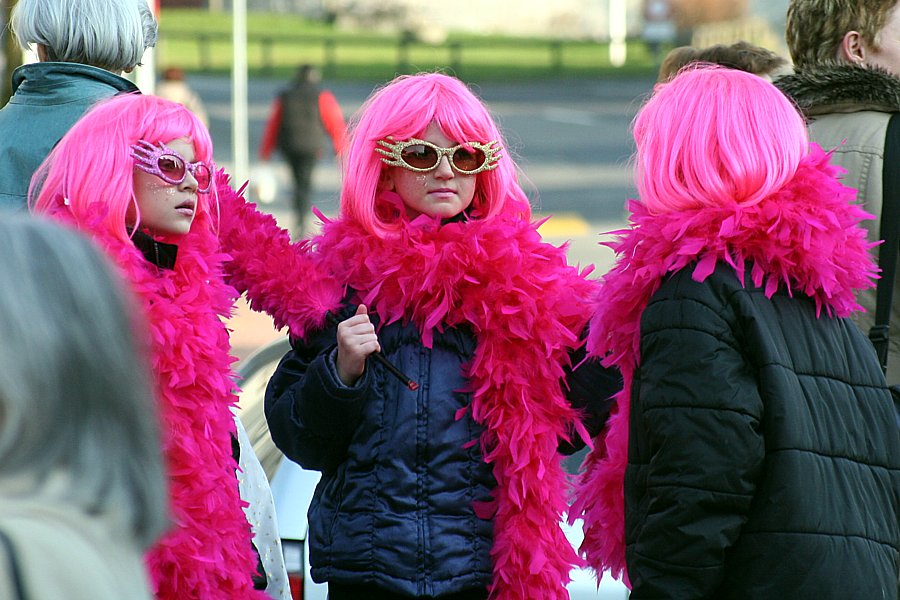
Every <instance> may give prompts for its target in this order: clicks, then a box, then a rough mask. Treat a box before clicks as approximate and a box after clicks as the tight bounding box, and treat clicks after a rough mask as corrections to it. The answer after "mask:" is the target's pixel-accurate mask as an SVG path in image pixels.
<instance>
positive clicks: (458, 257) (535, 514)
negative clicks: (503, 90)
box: [219, 187, 596, 600]
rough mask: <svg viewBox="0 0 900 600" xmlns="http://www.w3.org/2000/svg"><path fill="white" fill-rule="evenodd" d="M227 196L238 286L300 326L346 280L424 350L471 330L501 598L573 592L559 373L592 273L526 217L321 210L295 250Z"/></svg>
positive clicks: (331, 300) (311, 320)
mask: <svg viewBox="0 0 900 600" xmlns="http://www.w3.org/2000/svg"><path fill="white" fill-rule="evenodd" d="M219 196H220V210H221V218H222V222H221V224H220V235H221V237H222V239H223V240H224V244H225V248H227V249H228V252H229V253H230V254H231V255H232V258H233V262H232V263H231V265H230V266H229V267H228V268H229V269H231V270H232V271H233V275H232V279H231V281H232V283H233V284H234V285H235V286H236V287H237V288H238V290H239V291H241V292H244V291H246V293H247V297H248V299H249V301H250V305H251V307H253V308H255V309H256V310H263V311H265V312H268V313H269V314H271V315H272V316H273V317H274V319H275V323H276V325H277V326H279V327H281V326H285V325H286V326H288V327H289V328H290V331H291V334H292V335H295V336H301V337H302V336H303V335H305V334H306V333H307V332H309V331H311V330H314V329H316V328H319V327H321V325H322V324H323V321H324V312H325V311H326V310H334V309H336V308H338V307H339V305H340V303H341V299H342V298H343V296H344V292H345V289H346V287H345V286H349V287H351V288H353V289H354V290H358V291H359V294H360V295H361V300H362V301H363V302H364V303H366V304H367V305H368V306H369V307H370V309H371V310H374V311H375V312H377V313H378V315H379V317H380V319H381V322H382V323H384V324H387V323H392V322H396V321H402V322H413V323H415V325H416V326H417V327H418V329H419V331H420V333H421V336H422V341H423V343H424V344H425V345H426V346H430V345H431V342H432V337H433V331H434V330H438V331H440V330H442V329H443V328H445V327H448V328H449V327H455V326H458V325H462V324H467V325H469V326H470V327H471V328H472V330H473V331H474V333H475V336H476V339H477V349H476V353H475V356H474V358H473V360H472V362H471V363H470V365H469V366H468V367H467V372H466V375H467V377H468V379H469V381H470V385H471V388H470V391H471V392H472V394H473V401H472V405H471V407H470V410H471V416H472V418H473V419H474V420H475V421H476V422H478V423H480V424H481V425H483V426H484V434H483V436H482V438H481V440H480V442H481V445H482V449H483V451H484V452H483V453H484V459H485V461H487V462H488V463H490V464H492V465H493V472H494V475H495V477H496V480H497V488H496V489H495V492H494V498H493V502H492V503H491V505H490V506H487V507H485V506H482V507H477V510H478V514H479V515H480V516H482V517H484V518H489V517H493V519H494V532H495V533H494V536H495V537H494V545H493V548H492V553H491V554H492V558H493V562H494V579H493V583H492V584H491V586H490V592H491V598H495V599H502V600H534V599H535V598H541V599H542V600H553V599H559V600H563V599H565V598H568V592H567V591H566V589H565V585H566V583H567V582H568V581H569V572H570V570H571V568H572V566H573V565H575V564H578V563H579V559H578V557H577V555H576V554H575V552H574V551H573V550H572V547H571V544H569V542H568V541H567V539H566V537H565V535H564V534H563V532H562V531H561V529H560V527H559V520H560V518H561V516H562V513H563V512H564V511H565V510H566V508H567V500H568V499H567V495H566V490H567V487H568V485H567V483H568V482H567V479H566V474H565V472H564V471H563V469H562V465H561V457H560V456H559V454H558V453H557V445H558V439H559V438H560V437H565V435H566V423H569V422H572V421H574V420H575V414H574V411H573V409H572V408H571V407H570V406H569V404H568V403H567V401H566V399H565V397H564V395H563V393H562V389H561V384H560V380H561V378H562V377H563V368H564V365H566V364H568V354H569V351H570V350H571V349H572V348H575V347H577V345H578V344H579V334H580V332H581V331H582V329H583V327H584V326H585V325H586V323H587V321H588V318H589V316H590V310H591V308H592V303H593V298H594V294H595V293H596V282H595V281H592V280H589V279H588V278H587V276H588V275H589V274H590V272H591V269H590V268H588V269H585V270H584V271H582V272H580V273H579V272H578V271H577V270H576V269H574V268H572V267H570V266H568V265H567V263H566V255H565V247H562V248H556V247H553V246H551V245H549V244H546V243H543V242H542V241H541V238H540V235H539V234H538V233H537V230H536V227H535V224H533V223H528V222H527V221H522V220H520V219H513V218H502V217H500V218H496V219H492V220H487V221H477V220H476V221H469V222H461V223H448V224H444V225H440V224H438V223H436V222H435V221H434V220H432V219H429V218H427V217H420V218H418V219H415V220H414V221H412V222H411V223H408V225H407V226H406V227H405V228H404V229H403V231H402V232H401V234H400V235H399V237H397V238H391V239H390V240H382V239H378V238H376V237H374V236H371V235H370V234H368V233H367V232H365V231H364V230H363V229H362V228H361V227H359V226H358V225H356V224H354V223H351V222H347V221H342V220H336V221H329V220H328V219H326V218H325V217H324V216H322V215H319V216H320V218H322V220H323V231H322V234H321V235H320V236H319V237H318V238H316V239H314V240H312V241H309V242H300V243H299V244H295V245H291V243H290V240H289V238H288V235H287V234H286V233H285V232H284V231H282V230H280V229H279V228H278V227H277V226H276V224H275V221H274V219H273V218H271V217H270V216H269V215H264V214H261V213H259V212H258V211H256V210H255V207H254V205H252V204H248V203H246V201H245V200H244V199H243V198H242V197H240V195H239V194H237V193H235V192H234V191H232V190H230V188H227V187H222V188H220V190H219ZM461 412H462V413H464V412H465V411H461ZM462 416H463V415H462V414H460V415H459V417H460V418H461V417H462Z"/></svg>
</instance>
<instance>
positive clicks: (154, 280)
mask: <svg viewBox="0 0 900 600" xmlns="http://www.w3.org/2000/svg"><path fill="white" fill-rule="evenodd" d="M212 156H213V146H212V140H211V139H210V136H209V132H208V131H207V129H206V127H204V125H203V123H201V122H200V120H199V119H197V117H196V116H194V115H193V113H191V112H190V111H188V110H187V109H186V108H185V107H184V106H182V105H180V104H176V103H174V102H170V101H168V100H164V99H162V98H158V97H156V96H150V95H146V96H144V95H136V94H125V95H121V96H116V97H114V98H111V99H109V100H106V101H104V102H103V103H101V104H99V105H97V106H95V107H94V108H93V109H91V110H90V111H89V112H88V113H87V114H86V115H85V116H84V117H83V118H82V119H81V120H79V121H78V123H76V124H75V125H74V126H73V127H72V129H70V130H69V132H68V133H67V134H66V135H65V136H64V137H63V138H62V139H61V140H60V142H59V144H58V145H57V146H56V148H54V150H53V151H52V152H51V154H50V156H49V157H48V159H47V161H46V162H45V163H44V164H43V165H42V166H41V168H40V170H39V171H38V173H37V174H36V175H35V186H34V188H33V190H32V192H33V193H34V194H37V196H36V197H32V202H33V206H34V209H35V211H37V212H39V213H42V214H50V215H52V216H54V217H55V218H58V219H60V220H62V221H65V222H69V223H72V224H73V225H75V226H76V227H78V228H79V229H81V230H83V231H85V232H87V233H89V234H90V235H91V236H92V237H93V238H94V239H95V240H96V241H97V242H98V243H99V244H100V246H101V247H102V248H103V249H104V250H105V251H106V252H107V254H108V255H109V256H110V257H112V259H113V261H114V262H115V264H116V265H117V266H118V267H119V268H120V269H121V271H122V272H123V273H124V275H125V278H126V280H127V281H128V282H129V283H130V284H131V285H132V287H133V289H134V290H135V292H136V294H137V297H138V300H139V303H140V308H141V310H142V311H143V313H144V314H145V315H146V318H147V322H148V324H149V326H150V331H151V343H152V352H153V355H152V360H153V363H152V364H153V374H154V375H155V377H156V382H155V383H156V388H157V393H158V396H159V400H160V403H161V409H160V410H161V412H162V416H163V436H164V445H165V446H164V447H165V453H166V464H167V466H168V475H169V481H170V486H171V490H172V493H171V498H170V501H171V506H172V511H173V513H174V520H175V524H176V527H174V528H173V529H172V530H171V531H170V532H169V533H168V534H167V535H166V536H164V537H163V538H162V539H161V540H160V541H159V542H158V543H157V544H156V545H155V546H154V547H153V549H152V550H151V551H150V553H149V554H148V557H147V561H148V565H149V566H150V570H151V574H152V576H153V581H154V586H155V589H156V594H157V597H158V598H159V599H160V600H208V599H211V598H215V599H216V600H250V599H255V598H258V599H260V600H262V598H265V597H266V596H265V595H264V594H263V593H262V592H255V591H254V581H253V576H254V575H255V574H258V575H262V573H261V572H260V571H259V570H258V562H259V561H258V557H257V556H256V554H255V553H254V551H253V545H252V542H251V529H250V525H249V524H248V522H247V517H246V515H245V514H244V511H243V507H242V501H241V498H240V496H239V493H238V481H237V476H236V473H235V469H236V468H237V462H236V460H235V456H234V448H233V445H232V443H233V440H235V439H236V433H237V431H236V424H235V420H234V415H233V413H232V411H231V408H232V407H233V406H234V405H235V404H236V402H237V396H236V395H235V391H236V390H235V384H234V374H233V371H232V369H231V363H232V361H233V359H232V358H231V356H230V345H229V340H228V331H227V329H226V327H225V324H224V323H223V321H224V320H225V319H226V318H227V317H228V316H229V315H230V314H231V310H232V308H233V306H234V301H235V297H236V296H235V292H234V289H233V288H231V287H230V286H228V285H227V284H226V283H225V282H224V280H223V271H222V263H223V261H224V260H225V259H226V256H225V255H224V254H223V253H221V252H220V251H219V240H218V237H217V236H216V227H215V225H214V218H215V215H216V213H217V209H216V194H215V190H216V185H215V181H214V168H213V164H212ZM261 587H262V586H261Z"/></svg>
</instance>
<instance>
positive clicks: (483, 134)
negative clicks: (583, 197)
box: [341, 73, 531, 238]
mask: <svg viewBox="0 0 900 600" xmlns="http://www.w3.org/2000/svg"><path fill="white" fill-rule="evenodd" d="M432 121H434V122H435V123H436V124H437V126H438V127H439V128H440V130H441V131H442V132H443V134H444V135H445V136H447V137H448V138H450V139H451V140H455V141H456V142H469V141H474V142H483V143H486V142H491V141H495V140H496V141H497V142H499V143H500V145H501V146H502V148H503V150H502V152H501V155H502V156H501V158H500V161H499V163H498V165H497V168H496V169H493V170H490V171H484V172H482V173H479V174H478V175H477V176H476V177H478V180H477V185H476V189H475V198H474V200H473V201H472V216H473V217H476V218H490V217H493V216H496V215H499V214H502V213H504V212H509V211H513V212H515V213H518V214H521V215H522V216H523V218H529V217H530V214H531V209H530V207H529V204H528V199H527V197H526V196H525V192H523V191H522V188H521V187H520V186H519V184H518V181H517V176H516V165H515V163H514V162H513V160H512V159H511V158H510V156H509V154H510V153H509V149H508V148H507V146H506V143H505V141H504V139H503V136H502V135H500V131H499V130H498V129H497V126H496V125H495V124H494V121H493V119H492V118H491V115H490V114H489V112H488V110H487V108H486V107H485V105H484V104H483V103H482V102H481V101H480V100H479V99H478V98H477V97H476V96H475V95H474V94H473V93H472V91H471V90H469V88H468V87H466V85H465V84H463V83H462V82H461V81H459V80H458V79H455V78H453V77H450V76H448V75H443V74H440V73H420V74H418V75H402V76H400V77H397V78H396V79H394V80H393V81H391V82H390V83H388V84H387V85H385V86H384V87H382V88H381V89H379V90H378V91H376V92H375V93H374V94H373V95H372V96H370V97H369V99H368V100H366V102H365V104H363V106H362V107H361V108H360V110H359V111H358V112H357V113H356V117H355V118H354V120H353V122H352V123H351V132H352V133H351V138H350V145H349V149H348V151H347V154H346V159H345V162H344V184H343V190H342V192H341V211H342V213H343V216H344V217H346V218H348V219H352V220H355V221H357V222H359V223H360V224H361V225H362V226H363V227H364V228H365V229H366V230H367V231H369V232H370V233H372V234H373V235H376V236H378V237H381V238H383V237H385V236H387V235H389V234H390V233H391V232H392V231H396V230H397V229H398V228H399V223H397V222H396V221H392V220H391V219H390V218H389V217H387V216H385V214H384V212H383V211H382V210H380V209H381V208H383V207H380V206H379V207H376V204H377V203H378V192H379V182H380V180H381V175H382V170H383V169H385V168H387V166H386V165H385V164H384V163H383V162H382V161H381V158H380V155H379V154H377V153H376V152H375V147H376V142H377V141H378V140H383V139H385V138H387V137H389V136H391V137H393V138H395V139H397V140H407V139H409V138H413V137H417V136H419V135H421V134H422V132H423V131H425V129H426V128H427V127H428V125H429V124H430V123H431V122H432Z"/></svg>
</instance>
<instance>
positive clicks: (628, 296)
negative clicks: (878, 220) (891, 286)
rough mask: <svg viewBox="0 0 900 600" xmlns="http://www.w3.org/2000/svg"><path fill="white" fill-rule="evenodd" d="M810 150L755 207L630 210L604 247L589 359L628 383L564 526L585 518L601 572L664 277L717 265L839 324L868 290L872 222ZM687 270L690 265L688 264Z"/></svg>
mask: <svg viewBox="0 0 900 600" xmlns="http://www.w3.org/2000/svg"><path fill="white" fill-rule="evenodd" d="M828 161H829V155H828V154H826V153H825V152H823V151H822V150H821V148H819V147H818V146H813V148H812V151H811V153H810V155H809V156H808V157H807V158H805V159H804V161H803V162H802V163H801V164H800V166H799V168H798V170H797V172H796V174H795V176H794V178H793V179H792V180H791V181H790V182H789V183H788V184H787V185H786V186H785V187H784V188H782V189H781V190H779V191H778V192H777V193H776V194H774V195H773V196H771V197H770V198H767V199H764V200H763V201H762V202H760V203H759V204H756V205H754V206H749V207H741V206H738V205H736V204H734V205H731V206H725V207H721V208H703V209H699V210H684V211H680V212H676V213H673V214H666V215H665V218H661V217H658V216H654V215H650V214H648V213H647V211H646V209H645V207H644V205H643V204H641V203H640V202H637V201H631V202H630V203H629V209H630V210H631V212H632V217H631V228H630V229H628V230H624V231H618V232H614V233H616V234H618V236H619V237H618V239H617V241H614V242H611V243H608V244H606V245H608V246H609V247H611V248H612V249H613V250H614V251H615V252H616V253H617V254H618V256H619V260H618V262H617V263H616V265H615V266H614V267H613V268H612V269H611V270H610V271H609V272H608V273H607V274H606V276H605V277H604V278H603V284H602V285H603V287H602V289H603V293H602V294H601V295H600V296H598V303H597V310H596V312H595V314H594V317H593V318H592V320H591V332H590V335H589V339H588V351H589V353H590V354H591V355H594V356H599V357H603V362H604V364H606V365H615V366H617V367H618V368H619V369H620V371H621V372H622V376H623V379H624V382H625V385H624V388H623V390H622V391H621V392H620V393H619V395H618V396H617V408H616V409H615V412H614V414H613V415H612V416H611V418H610V420H609V422H608V424H607V429H606V433H605V437H604V439H603V440H602V442H598V443H597V444H596V446H595V450H594V451H592V452H591V454H589V455H588V457H587V459H586V462H585V470H584V473H583V475H582V477H581V479H580V481H579V482H578V485H577V487H576V494H575V502H574V503H573V506H572V510H571V513H570V519H572V520H574V519H575V518H578V517H581V518H583V519H584V530H585V537H584V542H583V544H582V546H581V553H582V555H583V556H584V557H585V558H586V559H587V560H588V562H589V564H590V565H591V566H592V567H593V568H594V569H595V570H596V571H597V572H598V573H602V572H603V571H604V570H609V571H610V572H611V573H612V574H613V576H615V577H620V576H622V575H626V576H627V573H626V572H625V523H624V519H625V507H624V489H623V482H624V474H625V467H626V464H627V461H628V456H627V452H628V414H629V407H630V400H631V399H630V389H631V382H632V380H633V375H634V370H635V367H636V366H637V365H638V364H639V362H640V354H639V350H640V319H641V314H642V313H643V311H644V308H645V307H646V306H647V304H648V302H649V300H650V298H651V296H652V295H653V294H654V293H655V292H656V290H657V289H659V286H660V283H661V282H662V279H663V278H664V277H665V276H666V274H668V273H673V272H676V271H679V270H681V269H684V268H692V269H693V278H694V279H695V280H696V281H701V282H702V281H703V280H704V279H706V278H707V277H708V276H709V275H710V274H711V273H712V271H713V269H714V268H715V266H716V263H717V262H724V263H727V264H728V265H730V266H731V267H732V268H733V269H734V272H735V275H736V276H737V277H738V278H739V279H740V280H741V281H743V280H744V269H745V265H748V264H749V265H752V267H751V271H750V275H751V279H752V281H753V283H754V284H755V285H757V286H760V287H762V288H763V289H764V290H765V294H766V296H768V297H771V296H772V294H774V293H775V291H776V290H777V289H778V288H779V287H781V286H784V287H785V288H786V289H787V290H788V292H789V293H792V292H796V293H802V294H805V295H807V296H809V297H811V298H812V299H813V301H814V302H815V304H816V308H817V313H818V314H821V312H822V311H825V312H826V313H827V314H831V315H836V316H840V317H844V316H848V315H849V314H850V313H852V312H853V311H856V310H861V307H860V306H859V304H857V301H856V297H855V296H856V292H857V291H858V290H860V289H866V288H871V287H874V283H873V279H874V278H875V277H876V272H877V269H876V267H875V266H874V264H873V262H872V259H871V257H870V254H869V250H870V248H871V247H872V245H873V244H870V243H868V242H867V241H866V234H865V231H864V230H863V229H862V228H861V227H859V223H860V221H862V220H863V219H869V218H872V216H871V215H869V214H867V213H866V212H864V211H863V210H862V209H861V208H860V207H859V206H858V205H856V204H855V203H854V200H855V197H856V192H855V190H852V189H850V188H847V187H844V186H843V185H842V184H841V183H840V182H839V181H838V179H837V177H838V175H839V174H840V173H841V172H842V171H841V170H840V168H839V167H836V166H834V165H830V164H829V163H828ZM692 265H693V266H692Z"/></svg>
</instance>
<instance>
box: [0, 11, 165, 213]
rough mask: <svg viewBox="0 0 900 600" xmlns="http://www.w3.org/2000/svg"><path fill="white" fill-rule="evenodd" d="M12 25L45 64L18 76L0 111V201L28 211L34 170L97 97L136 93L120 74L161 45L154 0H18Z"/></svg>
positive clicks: (30, 67)
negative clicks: (150, 3)
mask: <svg viewBox="0 0 900 600" xmlns="http://www.w3.org/2000/svg"><path fill="white" fill-rule="evenodd" d="M10 25H11V29H12V32H13V33H14V34H15V36H16V38H17V39H18V42H19V44H20V45H21V46H22V48H23V49H25V50H28V49H31V50H33V51H34V52H36V53H37V56H38V59H39V62H37V63H32V64H27V65H23V66H21V67H19V68H17V69H16V70H15V71H14V72H13V75H12V86H13V92H14V94H13V96H12V98H11V99H10V101H9V103H8V104H7V105H6V106H4V107H3V108H2V109H0V156H2V157H3V160H0V207H6V208H14V209H17V210H25V208H26V206H27V196H28V185H29V183H30V181H31V176H32V175H33V174H34V172H35V170H37V168H38V166H39V165H40V164H41V162H42V161H43V160H44V158H45V157H46V156H47V154H48V153H49V152H50V149H51V148H53V146H54V145H55V144H56V142H58V141H59V139H60V138H61V137H62V136H63V134H64V133H65V132H66V131H68V129H69V128H70V127H71V126H72V124H74V123H75V121H76V120H78V118H79V117H81V115H82V114H84V112H85V111H86V110H87V109H88V108H89V107H90V106H91V105H93V104H94V103H95V102H97V101H98V100H100V99H103V98H108V97H110V96H113V95H115V94H121V93H128V92H137V91H138V88H137V87H136V86H135V85H134V84H133V83H131V82H130V81H128V80H127V79H125V78H123V77H121V75H122V73H123V72H130V71H131V70H132V69H134V67H135V66H137V65H138V64H140V62H141V57H142V56H143V55H144V51H145V50H146V49H147V48H149V47H151V46H153V45H154V44H156V33H157V26H156V21H155V20H154V17H153V13H152V12H151V11H150V8H149V6H148V5H147V0H18V2H16V3H15V4H14V5H13V8H12V18H11V23H10Z"/></svg>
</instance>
